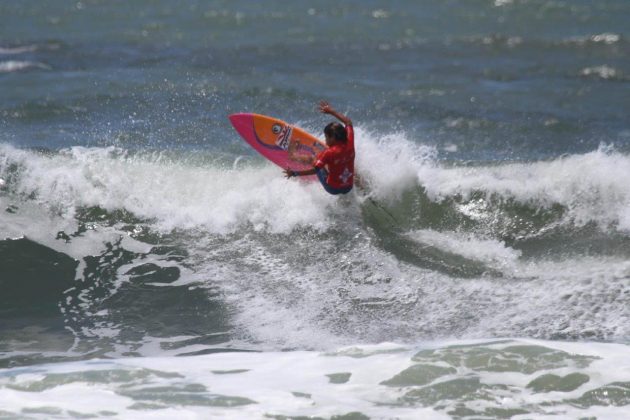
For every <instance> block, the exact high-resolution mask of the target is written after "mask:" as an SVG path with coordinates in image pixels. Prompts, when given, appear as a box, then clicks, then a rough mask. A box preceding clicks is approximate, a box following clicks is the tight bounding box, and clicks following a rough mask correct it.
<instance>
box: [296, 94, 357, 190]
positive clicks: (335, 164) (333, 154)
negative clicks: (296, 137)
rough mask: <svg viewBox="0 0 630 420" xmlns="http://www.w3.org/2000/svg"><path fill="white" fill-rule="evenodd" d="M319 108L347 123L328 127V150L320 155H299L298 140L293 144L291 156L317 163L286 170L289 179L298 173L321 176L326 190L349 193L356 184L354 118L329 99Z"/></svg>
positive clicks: (306, 161)
mask: <svg viewBox="0 0 630 420" xmlns="http://www.w3.org/2000/svg"><path fill="white" fill-rule="evenodd" d="M319 110H320V111H321V112H322V113H323V114H328V115H332V116H333V117H335V118H337V119H338V120H339V121H341V122H342V123H343V125H342V124H339V123H338V122H331V123H330V124H328V125H327V126H326V127H325V128H324V136H325V137H326V145H327V146H328V149H326V150H324V151H323V152H321V153H320V154H319V155H317V156H316V157H307V156H299V155H296V153H295V151H296V148H297V143H294V142H291V143H290V144H289V150H288V152H289V158H290V159H292V160H295V161H299V162H302V163H305V164H307V165H313V168H312V169H306V170H303V171H294V170H293V169H291V168H287V169H285V170H284V174H285V176H286V177H287V178H291V177H294V176H306V175H315V174H316V175H317V178H319V181H320V182H321V183H322V186H323V187H324V189H325V190H326V191H327V192H328V193H330V194H347V193H349V192H350V190H352V186H353V185H354V129H353V127H352V120H351V119H350V118H348V117H347V116H345V115H343V114H341V113H339V112H337V111H336V110H335V109H334V108H333V107H332V106H331V105H330V104H329V103H328V102H326V101H321V102H320V103H319Z"/></svg>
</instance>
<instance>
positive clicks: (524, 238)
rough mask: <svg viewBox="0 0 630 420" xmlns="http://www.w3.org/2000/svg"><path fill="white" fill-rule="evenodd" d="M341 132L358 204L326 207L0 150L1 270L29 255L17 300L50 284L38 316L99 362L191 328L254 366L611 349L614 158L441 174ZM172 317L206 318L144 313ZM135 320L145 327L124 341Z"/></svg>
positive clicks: (192, 162)
mask: <svg viewBox="0 0 630 420" xmlns="http://www.w3.org/2000/svg"><path fill="white" fill-rule="evenodd" d="M357 131H358V136H359V137H360V138H361V139H362V142H361V144H360V145H359V146H358V151H357V152H358V154H359V156H361V158H360V160H359V161H358V165H357V166H358V168H359V171H360V174H361V177H362V179H363V182H364V183H365V184H366V185H367V187H366V189H365V190H363V191H360V190H357V191H356V192H355V193H354V194H353V195H351V196H349V197H343V198H341V199H333V200H331V199H330V197H329V196H328V195H327V194H326V193H325V192H323V191H322V190H321V188H320V187H319V186H318V185H317V184H316V183H306V184H304V183H300V182H294V181H287V180H285V179H283V178H282V176H281V172H280V171H279V169H277V168H275V167H272V166H271V165H266V164H263V165H260V164H259V163H258V162H253V161H252V162H247V161H243V160H242V159H240V160H237V161H234V162H232V163H230V162H227V161H226V162H217V161H213V159H214V157H213V156H211V155H208V156H200V155H195V156H187V155H177V154H170V155H169V154H166V153H139V152H130V151H126V150H123V149H119V148H112V147H109V148H84V147H74V148H71V149H64V150H60V151H58V152H38V151H30V150H20V149H15V148H13V147H10V146H3V148H2V155H1V159H2V160H1V162H2V166H1V168H0V169H1V170H0V174H1V176H2V178H4V179H5V180H6V186H5V187H4V190H3V201H4V202H6V203H7V204H6V205H5V207H6V211H5V212H4V214H3V215H2V219H1V220H2V230H3V231H5V232H7V235H6V236H7V237H22V238H23V239H7V240H6V241H4V242H3V249H4V251H3V252H4V253H5V254H4V257H5V258H6V259H7V260H9V261H12V265H11V269H12V270H13V271H10V272H14V273H18V272H20V271H21V270H24V269H26V267H25V266H26V265H32V263H31V262H30V261H28V260H26V261H20V259H16V258H13V257H11V255H16V254H19V249H20V248H21V247H41V248H42V251H37V253H38V254H41V255H42V263H41V264H42V268H41V269H39V268H38V267H37V266H34V267H32V270H35V271H34V273H35V274H34V275H33V281H34V282H35V283H34V288H36V289H37V288H42V287H44V285H43V284H41V281H42V279H41V277H44V273H48V272H49V271H50V272H51V275H52V272H53V271H51V267H55V270H61V271H60V274H59V275H58V277H59V279H58V280H51V281H55V282H59V285H58V286H55V287H56V288H57V290H58V291H57V292H55V294H51V295H49V297H48V298H47V299H48V302H50V303H54V302H63V303H59V305H60V307H61V308H62V315H63V316H62V318H63V319H64V320H65V322H66V323H67V326H69V328H70V329H72V331H73V332H74V333H75V334H78V335H80V336H83V337H84V338H85V343H84V344H87V345H88V347H90V346H91V345H97V346H102V345H103V342H101V340H104V342H105V343H108V345H106V346H105V347H106V348H107V350H108V351H111V348H110V347H109V345H111V344H112V343H113V342H114V341H115V340H118V339H120V338H121V337H122V336H124V337H126V339H129V340H132V341H136V340H138V341H142V340H146V339H148V338H147V335H151V336H154V337H161V336H163V335H164V333H165V331H171V330H178V329H179V328H180V326H178V325H183V324H187V323H189V322H191V320H195V319H197V321H196V322H199V320H198V318H199V317H201V319H206V317H207V316H209V315H208V314H215V315H216V318H215V316H213V317H212V318H213V321H212V322H210V323H209V324H208V325H204V326H203V328H202V329H201V331H198V332H197V334H201V335H203V334H210V336H212V337H213V338H212V339H211V340H210V341H211V342H217V343H220V344H221V345H235V344H236V343H240V344H237V345H239V346H243V345H244V346H245V347H249V346H251V345H253V344H254V343H255V345H256V346H262V347H264V348H269V349H286V348H310V349H320V350H323V349H327V348H330V347H331V346H335V345H347V344H350V343H353V342H374V343H377V342H381V341H392V340H397V341H401V340H402V341H404V342H414V341H416V340H422V339H429V338H431V339H434V338H446V337H454V336H457V337H468V338H477V337H488V336H521V335H526V336H530V337H535V338H541V339H558V338H563V339H580V338H591V339H600V340H602V339H603V340H623V339H625V338H626V337H628V333H629V332H628V329H627V328H628V322H627V321H628V319H627V316H628V313H627V311H626V304H625V301H624V300H623V299H619V296H623V295H624V294H626V293H627V292H628V290H630V289H629V287H630V284H629V283H628V280H627V276H628V272H629V270H630V265H629V264H628V262H627V261H628V257H629V256H630V240H629V235H628V233H629V230H630V224H629V219H628V217H629V214H628V212H629V211H628V208H630V206H629V205H628V204H629V200H630V192H629V191H628V189H627V186H626V184H625V182H624V179H625V177H624V176H623V174H624V173H626V172H627V173H628V174H629V175H630V158H629V157H628V156H626V155H624V154H621V153H618V152H616V151H614V150H613V149H612V148H610V147H601V148H600V149H598V150H596V151H593V152H591V153H587V154H584V155H573V156H564V157H561V158H558V159H556V160H551V161H540V162H533V163H508V164H493V165H490V166H487V165H486V166H483V165H479V164H475V165H456V164H445V163H443V162H440V161H438V160H436V159H435V153H436V151H435V149H434V148H431V147H427V146H416V145H415V144H414V143H411V142H409V141H407V140H405V138H404V135H402V134H399V135H396V136H394V137H390V136H385V137H380V138H379V137H378V136H374V135H373V134H370V132H368V131H366V130H363V129H361V128H360V127H359V129H358V130H357ZM385 144H386V145H387V149H388V153H386V154H384V153H382V150H383V148H384V147H385V146H384V145H385ZM368 162H369V164H367V163H368ZM613 168H614V169H613ZM261 179H267V181H266V182H261V181H260V180H261ZM33 220H39V221H37V222H35V223H33V222H32V221H33ZM16 249H17V250H16ZM34 252H35V251H34ZM68 256H70V257H71V258H68ZM66 260H68V262H65V261H66ZM72 261H78V263H75V264H74V265H73V264H72ZM77 265H78V267H76V270H75V269H74V267H75V266H77ZM62 267H68V268H67V269H64V270H65V271H64V270H62ZM37 270H40V271H37ZM16 277H18V276H17V275H16ZM73 280H74V282H73ZM14 281H15V280H14ZM68 285H71V287H70V289H66V288H67V287H68ZM193 285H194V286H193ZM25 287H28V288H31V287H32V286H30V285H29V286H25ZM48 287H49V286H48ZM471 296H475V298H474V299H471ZM30 298H32V299H36V298H38V294H33V296H32V297H29V296H28V295H27V296H24V299H30ZM173 299H174V300H175V302H177V304H176V307H177V306H178V305H181V306H180V310H181V308H184V307H188V306H189V305H191V304H194V305H201V306H200V307H201V308H204V309H203V311H204V312H205V315H195V314H193V313H190V310H187V311H184V312H183V313H177V314H176V315H175V314H174V313H171V312H170V311H167V312H166V313H163V312H162V309H161V307H160V305H159V302H160V301H162V300H164V301H169V302H171V304H172V302H173ZM129 302H138V303H137V304H134V305H128V303H129ZM140 302H141V303H140ZM26 306H28V305H26ZM198 308H199V307H198ZM13 311H18V312H19V310H18V309H13ZM147 312H148V313H152V314H153V316H154V317H156V319H155V320H153V321H148V320H146V321H143V322H137V323H136V322H134V323H133V325H127V321H125V320H126V319H127V318H128V317H132V318H134V317H137V316H139V315H140V313H147ZM173 312H178V311H177V310H175V309H173ZM593 313H597V314H598V316H596V317H594V316H593ZM71 314H72V315H71ZM217 320H219V321H217ZM217 328H218V329H219V330H221V331H217V330H216V329H217ZM103 329H107V330H109V332H108V333H107V334H106V336H107V338H104V337H103V336H102V331H103ZM128 329H131V330H133V331H134V332H131V331H128ZM223 329H225V330H227V332H226V331H224V330H223ZM278 330H284V331H287V332H286V334H283V335H281V336H279V335H278V334H276V331H278ZM215 334H219V335H218V336H217V335H215ZM114 337H116V338H115V339H114ZM156 340H157V341H158V342H162V345H164V342H163V341H162V339H160V338H156ZM189 340H190V338H187V339H181V340H180V339H177V341H182V343H179V344H177V346H182V347H184V348H188V346H189V343H188V341H189ZM195 340H201V339H200V338H197V339H195ZM195 340H192V341H193V342H196V341H195ZM202 341H203V340H202ZM137 345H139V344H137ZM169 345H173V346H175V347H177V346H176V345H175V344H173V343H170V344H169ZM191 346H192V347H191V348H189V349H187V350H182V351H183V352H184V353H185V352H187V351H188V350H190V351H193V352H194V351H195V349H196V348H197V347H195V346H194V345H191ZM139 348H140V347H139ZM140 354H142V352H140Z"/></svg>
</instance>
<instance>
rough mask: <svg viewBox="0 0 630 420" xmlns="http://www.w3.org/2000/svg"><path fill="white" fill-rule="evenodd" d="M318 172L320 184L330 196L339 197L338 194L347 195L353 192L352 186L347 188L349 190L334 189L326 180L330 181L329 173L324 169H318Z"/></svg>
mask: <svg viewBox="0 0 630 420" xmlns="http://www.w3.org/2000/svg"><path fill="white" fill-rule="evenodd" d="M316 170H317V172H316V174H317V178H318V179H319V182H321V184H322V187H324V189H325V190H326V192H327V193H328V194H333V195H337V194H347V193H349V192H350V191H351V190H352V186H350V187H347V188H333V187H331V186H330V185H328V183H327V182H326V179H328V171H327V170H326V169H324V168H316Z"/></svg>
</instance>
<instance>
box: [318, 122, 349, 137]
mask: <svg viewBox="0 0 630 420" xmlns="http://www.w3.org/2000/svg"><path fill="white" fill-rule="evenodd" d="M324 134H326V136H327V137H332V138H333V139H335V140H338V141H347V140H348V137H347V135H346V127H344V126H343V125H341V124H339V123H338V122H331V123H330V124H328V125H327V126H326V127H324Z"/></svg>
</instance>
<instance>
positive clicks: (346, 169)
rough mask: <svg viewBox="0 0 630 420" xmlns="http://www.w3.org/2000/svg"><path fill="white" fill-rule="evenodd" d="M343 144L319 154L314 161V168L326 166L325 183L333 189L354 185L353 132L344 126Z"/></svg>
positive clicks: (350, 127) (350, 128)
mask: <svg viewBox="0 0 630 420" xmlns="http://www.w3.org/2000/svg"><path fill="white" fill-rule="evenodd" d="M346 137H347V139H348V140H346V142H345V143H341V142H339V143H337V144H335V145H334V146H332V147H329V148H328V149H326V150H324V151H323V152H321V153H320V154H319V155H318V156H317V159H316V160H315V167H316V168H320V169H321V168H323V167H324V166H328V178H327V179H326V183H327V184H328V185H330V186H331V187H333V188H347V187H351V186H352V185H353V183H354V130H353V128H352V126H351V125H347V126H346Z"/></svg>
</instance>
